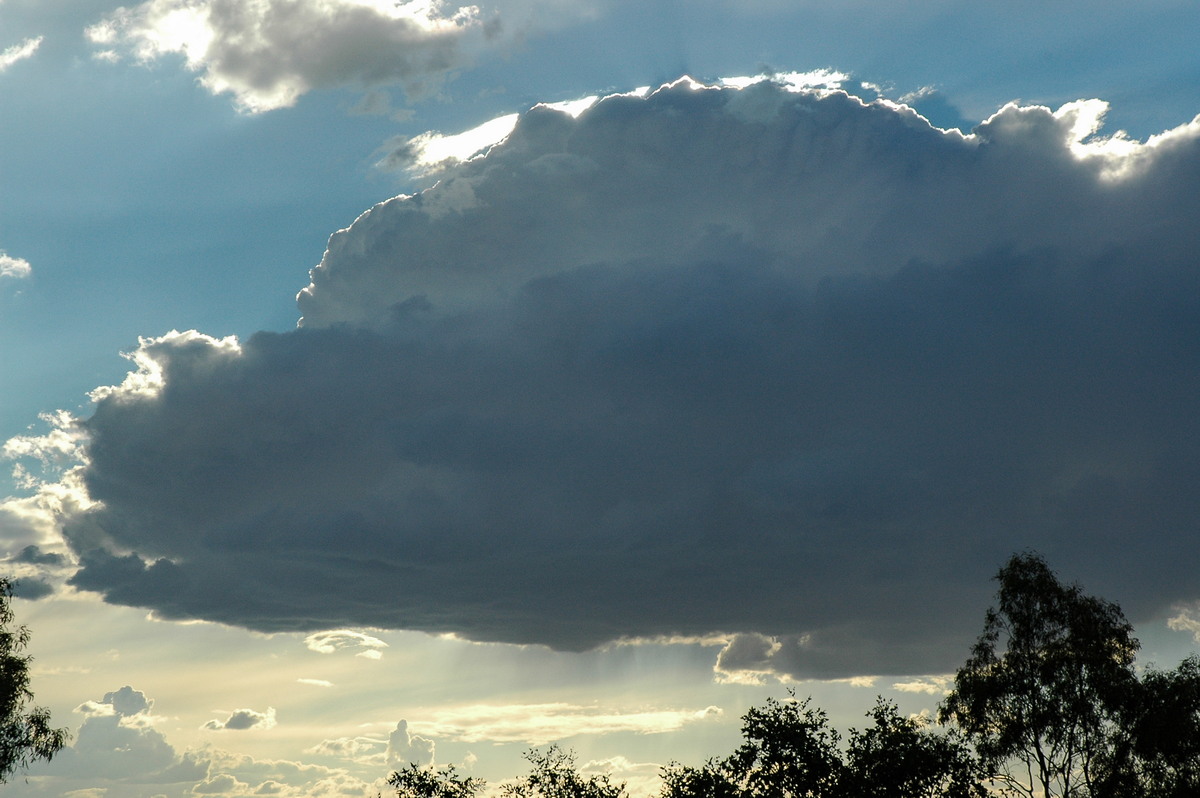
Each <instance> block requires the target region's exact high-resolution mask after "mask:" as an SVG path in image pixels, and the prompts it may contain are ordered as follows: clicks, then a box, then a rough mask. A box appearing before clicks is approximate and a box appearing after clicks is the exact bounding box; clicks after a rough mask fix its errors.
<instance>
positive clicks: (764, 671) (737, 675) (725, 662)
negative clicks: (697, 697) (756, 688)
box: [713, 632, 782, 684]
mask: <svg viewBox="0 0 1200 798" xmlns="http://www.w3.org/2000/svg"><path fill="white" fill-rule="evenodd" d="M780 648H782V645H781V644H780V642H779V641H778V640H776V639H775V638H773V637H767V636H766V635H760V634H756V633H753V632H751V633H746V634H738V635H734V636H733V637H731V638H730V639H729V641H728V642H726V644H725V646H724V648H722V649H721V651H720V653H718V654H717V662H716V665H714V666H713V670H714V671H715V672H716V674H717V678H718V680H720V681H722V682H729V683H735V684H736V683H741V684H759V683H761V682H762V681H763V678H764V677H765V676H766V675H768V674H771V673H773V672H774V668H773V667H772V663H771V658H772V657H773V656H774V655H775V653H776V652H778V651H779V649H780Z"/></svg>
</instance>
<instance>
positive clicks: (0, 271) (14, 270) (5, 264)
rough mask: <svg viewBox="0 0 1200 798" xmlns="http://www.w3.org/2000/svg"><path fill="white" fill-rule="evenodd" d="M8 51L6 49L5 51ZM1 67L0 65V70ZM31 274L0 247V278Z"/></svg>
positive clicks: (23, 262) (22, 261)
mask: <svg viewBox="0 0 1200 798" xmlns="http://www.w3.org/2000/svg"><path fill="white" fill-rule="evenodd" d="M7 52H8V51H7V50H6V51H5V53H7ZM2 63H3V56H0V64H2ZM2 69H3V67H2V66H0V70H2ZM31 274H33V267H31V266H30V265H29V261H27V260H25V259H24V258H14V257H13V256H11V255H9V254H8V253H7V252H5V251H4V250H2V249H0V278H5V277H11V278H14V279H18V280H19V279H22V278H25V277H28V276H29V275H31Z"/></svg>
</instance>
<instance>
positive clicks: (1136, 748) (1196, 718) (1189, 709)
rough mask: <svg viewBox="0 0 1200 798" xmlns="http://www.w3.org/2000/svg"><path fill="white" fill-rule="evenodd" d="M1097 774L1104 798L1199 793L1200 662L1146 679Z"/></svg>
mask: <svg viewBox="0 0 1200 798" xmlns="http://www.w3.org/2000/svg"><path fill="white" fill-rule="evenodd" d="M1098 772H1099V774H1100V775H1099V777H1098V779H1097V789H1096V792H1095V794H1096V795H1102V796H1104V797H1105V798H1144V796H1148V795H1153V796H1155V798H1192V796H1196V795H1200V659H1197V658H1196V657H1195V656H1192V657H1188V658H1187V659H1186V660H1184V661H1183V662H1182V663H1180V665H1179V667H1178V668H1176V669H1175V670H1172V671H1159V670H1148V671H1147V672H1146V673H1145V674H1144V675H1143V676H1142V679H1141V681H1140V683H1139V684H1138V685H1137V687H1136V688H1135V690H1134V691H1133V692H1132V693H1131V697H1130V700H1129V701H1128V702H1127V704H1126V705H1125V707H1124V708H1123V711H1122V713H1121V726H1120V732H1119V734H1118V736H1117V742H1116V744H1114V745H1113V746H1112V747H1111V748H1110V750H1109V754H1108V756H1107V757H1106V758H1105V759H1104V760H1103V761H1102V762H1101V763H1100V766H1099V767H1098Z"/></svg>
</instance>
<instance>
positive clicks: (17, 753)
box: [0, 577, 67, 784]
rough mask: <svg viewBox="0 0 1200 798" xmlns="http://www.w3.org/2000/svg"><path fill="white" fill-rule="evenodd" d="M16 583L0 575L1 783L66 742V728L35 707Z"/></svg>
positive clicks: (46, 757)
mask: <svg viewBox="0 0 1200 798" xmlns="http://www.w3.org/2000/svg"><path fill="white" fill-rule="evenodd" d="M12 596H13V585H12V582H10V581H9V580H8V579H6V578H3V577H0V784H2V783H4V782H6V781H8V779H9V777H11V776H12V774H13V773H14V772H16V771H18V770H23V769H25V768H27V767H29V765H31V764H32V763H33V762H35V761H37V760H39V759H46V760H49V759H50V758H51V757H53V756H54V755H55V754H56V753H58V752H59V751H60V750H61V749H62V747H63V745H65V744H66V740H67V732H66V730H65V729H55V728H53V727H52V726H51V725H50V712H49V711H48V710H46V709H43V708H42V707H38V706H33V705H32V703H33V691H32V690H31V689H30V686H29V663H30V661H31V658H30V657H29V656H28V655H26V654H23V653H22V652H24V651H25V648H26V646H28V645H29V629H28V628H26V627H25V626H16V627H14V626H13V625H12V624H13V621H14V620H15V616H14V614H13V610H12Z"/></svg>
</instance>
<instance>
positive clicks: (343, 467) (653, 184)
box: [21, 77, 1200, 736]
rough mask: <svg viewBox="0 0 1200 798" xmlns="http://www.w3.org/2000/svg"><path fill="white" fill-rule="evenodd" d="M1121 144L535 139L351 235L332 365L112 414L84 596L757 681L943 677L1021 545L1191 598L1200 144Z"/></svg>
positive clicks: (206, 353)
mask: <svg viewBox="0 0 1200 798" xmlns="http://www.w3.org/2000/svg"><path fill="white" fill-rule="evenodd" d="M829 80H830V81H832V80H833V77H830V78H829ZM1103 112H1104V105H1103V103H1098V102H1093V101H1081V102H1076V103H1070V104H1068V105H1067V106H1064V107H1063V108H1060V109H1057V110H1054V109H1050V108H1044V107H1040V106H1023V105H1019V104H1012V105H1008V106H1005V107H1004V108H1002V109H1000V110H999V111H997V112H996V113H995V114H994V115H992V116H991V117H989V118H988V119H986V120H984V121H983V122H982V123H981V124H979V125H977V126H976V127H975V128H974V130H973V132H971V133H969V134H963V133H961V132H959V131H957V130H950V131H945V130H940V129H938V128H935V127H933V126H931V125H930V124H929V122H928V121H927V120H926V119H925V118H923V117H922V116H920V115H919V114H918V113H916V112H915V111H914V110H913V109H911V108H909V107H906V106H903V105H899V104H896V103H889V102H885V101H874V102H869V101H865V100H863V99H860V98H858V97H854V96H851V95H849V94H847V93H845V92H842V91H839V90H836V89H832V88H827V87H825V86H819V87H815V88H803V87H799V88H797V87H791V86H788V85H785V84H784V83H783V82H781V81H775V80H760V81H757V82H751V83H747V84H746V85H745V86H744V87H743V88H735V87H729V86H723V87H722V86H705V85H701V84H698V83H696V82H695V81H680V82H678V83H676V84H672V85H670V86H666V87H663V88H660V89H658V90H656V91H653V92H647V93H644V94H640V93H639V94H627V95H614V96H610V97H606V98H604V99H602V100H599V101H597V102H596V103H595V104H593V105H591V106H590V107H588V108H586V110H583V111H582V112H580V113H578V115H572V114H570V113H566V112H563V111H558V110H555V109H553V108H548V107H545V106H542V107H537V108H534V109H531V110H529V111H527V112H525V113H523V114H522V115H521V116H520V118H519V119H518V121H517V123H516V125H515V127H513V129H512V130H511V132H510V133H509V134H508V135H507V136H506V137H505V139H504V140H503V142H501V143H499V144H497V145H495V146H492V147H491V148H490V149H488V150H487V152H486V154H485V155H483V156H480V157H476V158H472V159H469V160H466V161H462V162H460V163H457V164H455V165H453V166H450V167H448V168H447V169H446V170H444V172H443V173H441V175H440V181H439V182H438V184H437V185H436V186H434V187H432V188H430V189H428V190H426V191H424V192H421V193H419V194H415V195H412V196H402V197H396V198H394V199H391V200H388V201H386V202H383V203H380V204H379V205H376V206H375V207H373V208H371V209H370V210H369V211H367V212H366V213H364V214H363V215H362V216H360V217H359V218H358V219H357V220H356V221H355V222H354V224H353V225H351V226H350V227H349V228H347V229H345V230H341V231H338V232H337V233H335V234H334V235H333V236H332V237H331V238H330V241H329V245H328V248H327V251H326V253H325V255H324V257H323V258H322V261H321V263H320V264H319V265H318V266H317V267H316V268H314V269H313V271H312V274H311V281H310V284H309V285H308V286H307V287H306V288H304V290H303V291H302V292H301V294H300V296H299V299H298V302H299V307H300V311H301V313H302V315H303V324H302V326H301V327H300V328H299V329H297V330H294V331H291V332H287V333H259V334H257V335H254V336H251V337H250V338H248V339H246V340H245V341H242V342H238V341H231V340H229V339H225V340H217V339H213V338H209V337H207V336H204V335H201V334H200V333H196V332H191V333H172V334H169V335H166V336H163V337H161V338H156V339H146V340H144V341H143V342H142V343H141V345H140V346H139V348H138V350H137V351H136V352H135V353H133V354H132V355H131V358H132V360H133V362H134V364H135V371H133V372H132V373H131V375H130V376H129V378H128V379H127V380H126V381H125V382H124V383H122V384H121V385H119V386H115V387H110V388H105V389H100V390H97V391H95V392H93V397H94V398H95V402H96V403H95V409H94V412H93V414H92V415H91V417H90V418H87V419H85V420H83V421H82V422H80V431H81V432H82V433H85V434H86V445H84V446H83V449H82V451H81V452H80V457H81V464H80V465H79V466H78V471H77V472H76V473H77V479H78V484H79V485H80V486H82V487H83V488H86V493H87V499H88V501H90V502H94V504H90V505H86V504H83V503H76V504H75V505H72V508H73V509H72V510H71V512H68V513H64V514H63V517H65V519H66V522H65V524H64V525H63V532H64V533H65V536H66V538H67V540H68V541H69V543H70V546H71V548H72V553H73V555H74V556H75V557H77V558H78V563H79V564H78V569H77V571H76V572H75V574H74V576H73V577H72V584H73V585H74V586H75V587H77V588H79V589H82V590H92V591H96V592H99V593H101V594H103V596H104V597H105V599H106V600H108V601H110V602H113V603H117V604H123V605H131V606H138V607H146V608H149V609H151V610H153V611H154V612H155V613H156V614H157V615H159V616H160V617H165V618H180V619H183V618H202V619H207V620H212V621H219V622H223V623H230V624H236V625H241V626H245V627H248V628H252V629H257V630H261V631H297V632H304V633H313V634H312V637H310V638H309V645H310V647H313V648H314V650H317V651H327V652H333V651H338V650H339V649H345V650H351V651H355V652H358V653H378V652H380V651H381V650H382V646H380V645H377V644H374V643H371V642H369V641H368V640H367V639H366V638H369V637H370V636H369V635H362V633H353V632H351V633H348V632H322V631H321V630H328V629H345V628H347V627H349V628H356V627H360V628H369V629H413V630H421V631H425V632H430V633H453V634H456V635H458V636H460V637H463V638H467V639H472V640H486V641H501V642H508V643H519V644H543V645H548V646H552V647H555V648H559V649H571V650H578V649H587V648H589V647H594V646H597V645H602V644H604V643H606V642H610V641H614V640H620V639H629V638H648V639H655V638H663V639H668V638H689V637H692V638H701V637H705V636H713V635H716V636H720V637H721V638H722V639H724V640H726V641H727V644H726V649H725V650H724V651H723V652H722V654H721V662H720V666H721V668H722V670H723V672H724V673H726V674H730V675H731V677H732V675H734V674H743V675H746V674H750V675H751V678H760V679H761V678H767V677H768V676H770V677H775V676H779V677H783V678H812V677H820V678H850V677H854V676H866V675H885V676H889V677H900V676H906V675H914V674H917V675H919V674H929V673H941V672H945V671H946V670H948V669H950V668H952V667H953V666H954V665H955V664H957V663H958V662H959V661H960V659H961V656H962V653H963V651H964V650H965V649H966V647H967V646H969V644H970V642H971V640H973V638H974V634H975V633H976V631H977V629H978V625H979V623H980V621H981V619H982V616H983V612H984V610H985V608H986V606H987V604H988V602H989V600H990V597H991V596H990V594H991V591H992V588H993V585H992V584H991V583H990V581H989V578H990V577H991V576H992V574H993V573H994V570H995V569H996V568H997V567H998V566H999V565H1000V564H1001V563H1002V562H1003V561H1004V559H1006V558H1007V557H1008V556H1009V555H1010V554H1011V553H1012V552H1013V551H1017V550H1021V549H1024V548H1030V547H1033V548H1037V549H1039V550H1041V551H1043V552H1044V553H1045V554H1046V556H1047V557H1048V558H1049V559H1050V560H1051V561H1052V562H1054V563H1055V565H1056V567H1058V568H1059V569H1060V570H1061V572H1062V573H1063V574H1064V576H1065V577H1066V578H1069V579H1072V580H1079V581H1081V582H1083V583H1084V584H1085V585H1087V586H1088V587H1089V588H1090V589H1092V590H1095V591H1097V592H1098V593H1100V594H1102V595H1105V596H1108V597H1110V598H1112V599H1113V600H1116V601H1119V602H1120V603H1121V604H1122V606H1123V607H1125V608H1126V609H1127V611H1128V612H1129V614H1130V616H1131V617H1132V618H1133V619H1134V620H1135V621H1136V620H1138V619H1140V618H1148V617H1154V615H1155V614H1156V613H1159V612H1161V611H1162V610H1163V609H1164V608H1166V607H1170V606H1173V605H1176V604H1179V603H1181V602H1190V601H1194V600H1195V599H1196V598H1197V597H1200V572H1198V571H1197V570H1196V569H1195V568H1192V567H1190V566H1189V565H1188V563H1187V561H1186V558H1181V557H1179V556H1177V552H1178V551H1181V550H1183V551H1186V550H1188V547H1189V546H1191V545H1192V541H1191V539H1190V537H1188V534H1187V532H1186V530H1188V529H1194V528H1195V526H1196V524H1197V523H1200V494H1197V492H1196V491H1195V490H1194V489H1193V487H1192V486H1193V485H1194V484H1195V483H1196V481H1197V480H1200V418H1198V417H1197V416H1196V414H1195V413H1194V412H1192V410H1191V408H1192V406H1193V405H1194V394H1195V391H1194V387H1195V386H1194V385H1193V383H1194V377H1195V375H1196V374H1200V343H1198V341H1200V336H1197V334H1196V331H1195V329H1194V327H1195V324H1194V320H1195V319H1196V318H1200V290H1198V287H1200V286H1198V284H1200V272H1198V271H1197V269H1196V265H1195V252H1196V251H1197V250H1198V249H1200V228H1198V227H1197V225H1196V224H1195V219H1196V218H1200V195H1197V192H1196V191H1195V185H1196V180H1195V176H1196V175H1198V174H1200V120H1198V121H1196V122H1193V123H1190V124H1187V125H1182V126H1180V127H1179V128H1176V129H1174V130H1171V131H1166V132H1164V133H1163V134H1161V135H1159V136H1155V137H1152V138H1150V139H1148V140H1146V141H1144V142H1133V141H1130V140H1127V139H1125V138H1123V137H1121V136H1119V135H1116V134H1114V135H1112V136H1105V135H1104V131H1103V128H1101V127H1100V124H1101V122H1102V121H1103ZM28 542H36V541H33V540H30V541H28ZM21 545H26V542H25V541H22V543H21ZM372 639H374V638H372ZM422 728H423V729H425V728H429V727H426V726H423V727H422ZM533 736H536V735H533Z"/></svg>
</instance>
